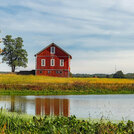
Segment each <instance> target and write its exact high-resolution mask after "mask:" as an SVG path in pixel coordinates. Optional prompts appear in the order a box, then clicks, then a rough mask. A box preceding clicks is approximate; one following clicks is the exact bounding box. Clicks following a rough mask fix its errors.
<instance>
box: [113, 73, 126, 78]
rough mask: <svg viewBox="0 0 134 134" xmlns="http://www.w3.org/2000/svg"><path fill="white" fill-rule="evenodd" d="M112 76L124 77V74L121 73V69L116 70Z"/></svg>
mask: <svg viewBox="0 0 134 134" xmlns="http://www.w3.org/2000/svg"><path fill="white" fill-rule="evenodd" d="M113 78H125V75H124V74H123V72H122V71H117V72H116V73H115V74H114V75H113Z"/></svg>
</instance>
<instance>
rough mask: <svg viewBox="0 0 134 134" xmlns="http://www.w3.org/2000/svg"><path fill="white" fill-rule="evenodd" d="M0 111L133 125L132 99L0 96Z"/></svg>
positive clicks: (80, 96) (91, 96) (70, 96)
mask: <svg viewBox="0 0 134 134" xmlns="http://www.w3.org/2000/svg"><path fill="white" fill-rule="evenodd" d="M0 108H5V109H7V110H8V111H11V112H14V111H15V112H18V113H26V114H30V115H64V116H71V115H75V116H76V117H78V118H86V119H87V118H89V117H91V118H93V119H100V118H101V117H103V118H104V119H109V120H132V121H134V95H65V96H0Z"/></svg>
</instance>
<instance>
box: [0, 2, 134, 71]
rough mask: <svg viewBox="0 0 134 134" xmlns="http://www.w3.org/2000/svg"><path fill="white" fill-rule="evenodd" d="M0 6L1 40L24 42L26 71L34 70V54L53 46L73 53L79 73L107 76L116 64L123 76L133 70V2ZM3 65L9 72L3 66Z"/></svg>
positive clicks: (9, 4)
mask: <svg viewBox="0 0 134 134" xmlns="http://www.w3.org/2000/svg"><path fill="white" fill-rule="evenodd" d="M0 3H1V4H0V16H1V17H0V29H1V30H2V32H3V33H2V37H4V35H6V34H12V35H14V36H21V37H23V39H24V43H25V47H26V48H27V50H28V53H29V61H30V63H29V65H28V69H33V68H34V57H33V56H34V53H36V52H37V51H38V50H40V49H42V48H43V47H45V45H47V44H49V43H51V42H55V43H57V45H60V46H61V47H63V48H65V49H67V51H69V53H71V54H72V56H73V60H72V71H73V72H75V73H77V72H90V73H92V72H93V73H95V72H99V73H101V72H106V73H108V72H112V71H113V68H114V64H117V63H118V66H119V68H121V69H123V70H124V71H125V72H132V71H133V63H132V61H133V58H134V56H133V49H134V45H133V41H134V39H133V37H134V23H133V22H134V17H133V13H134V8H133V5H134V1H133V0H111V1H108V0H84V1H81V0H73V1H72V0H64V1H61V0H49V1H48V0H45V1H44V0H38V1H37V0H21V1H18V0H12V2H11V1H10V0H6V1H3V0H0ZM10 11H11V12H10ZM33 48H34V49H33ZM124 53H125V56H124ZM79 55H80V57H79ZM80 63H83V64H82V65H83V66H82V67H81V64H80ZM104 65H105V68H104ZM0 66H1V67H0V68H1V69H4V70H5V69H6V70H8V69H9V68H8V67H6V65H5V64H1V65H0Z"/></svg>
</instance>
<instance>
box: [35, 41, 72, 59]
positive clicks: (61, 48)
mask: <svg viewBox="0 0 134 134" xmlns="http://www.w3.org/2000/svg"><path fill="white" fill-rule="evenodd" d="M52 45H54V46H56V47H57V48H59V49H60V50H62V51H63V52H64V53H66V54H67V55H68V56H70V58H71V59H72V56H71V55H70V54H69V53H67V52H66V51H65V50H63V49H62V48H61V47H59V46H57V45H56V44H55V43H51V44H50V45H48V46H47V47H45V48H44V49H42V50H41V51H39V52H38V53H36V54H35V55H34V56H36V55H38V54H40V53H41V52H42V51H44V50H45V49H47V48H48V47H50V46H52Z"/></svg>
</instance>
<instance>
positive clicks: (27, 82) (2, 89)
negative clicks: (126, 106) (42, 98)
mask: <svg viewBox="0 0 134 134" xmlns="http://www.w3.org/2000/svg"><path fill="white" fill-rule="evenodd" d="M133 93H134V80H133V79H112V78H57V77H45V76H33V75H29V76H25V75H15V74H1V75H0V94H1V95H81V94H85V95H86V94H133Z"/></svg>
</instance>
